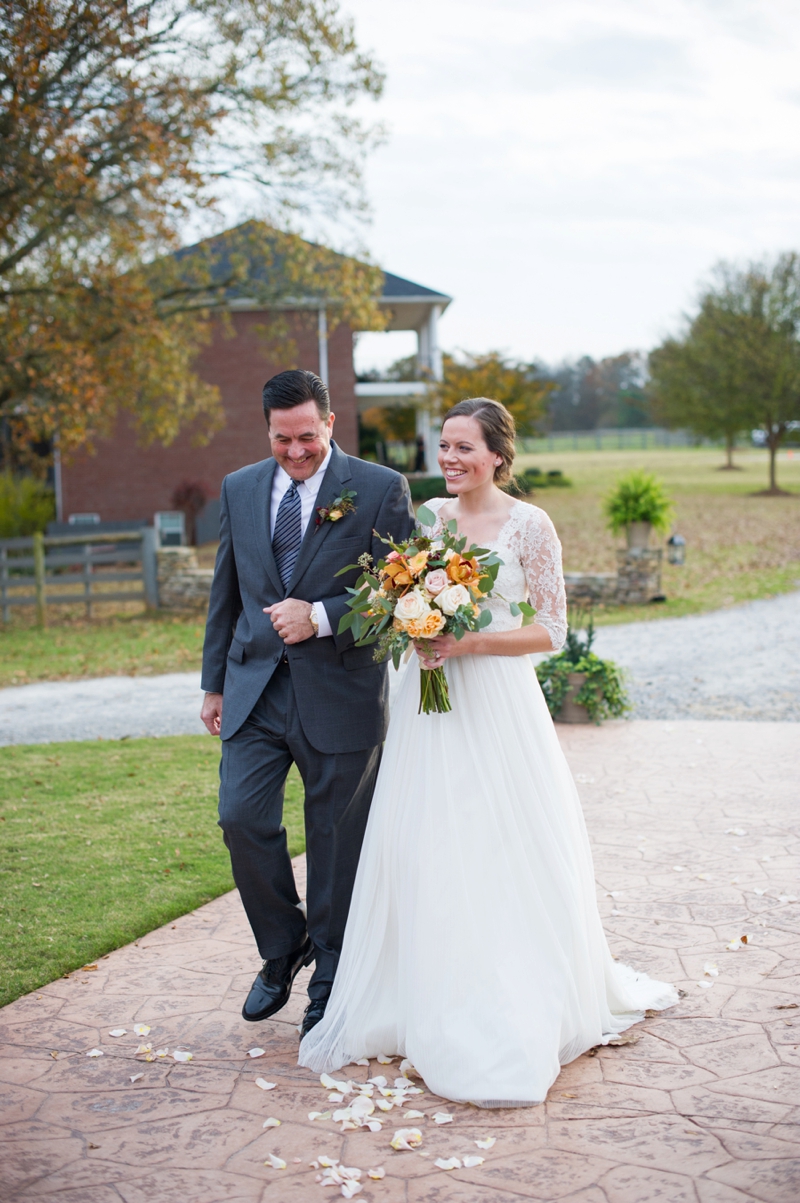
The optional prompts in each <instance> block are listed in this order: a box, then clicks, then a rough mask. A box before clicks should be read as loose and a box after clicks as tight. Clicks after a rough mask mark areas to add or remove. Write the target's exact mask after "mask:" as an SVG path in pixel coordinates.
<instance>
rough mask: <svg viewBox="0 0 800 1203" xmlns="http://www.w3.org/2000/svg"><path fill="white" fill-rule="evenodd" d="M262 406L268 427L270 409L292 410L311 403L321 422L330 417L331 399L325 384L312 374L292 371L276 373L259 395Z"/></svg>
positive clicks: (297, 370) (296, 370)
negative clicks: (307, 402) (315, 408)
mask: <svg viewBox="0 0 800 1203" xmlns="http://www.w3.org/2000/svg"><path fill="white" fill-rule="evenodd" d="M261 400H262V402H263V405H264V417H265V418H266V419H267V425H269V411H270V410H271V409H294V407H295V405H303V404H304V402H306V401H313V402H314V403H315V405H316V407H317V412H318V413H319V416H320V417H321V418H322V420H323V421H325V422H327V420H328V418H329V417H330V416H331V399H330V396H329V395H328V390H327V388H326V386H325V384H324V383H323V382H322V381H321V380H320V378H319V376H315V375H314V373H313V372H303V371H300V370H299V369H293V370H292V371H290V372H278V375H277V376H273V377H272V379H271V380H268V381H267V383H266V384H265V385H264V389H263V392H262V394H261Z"/></svg>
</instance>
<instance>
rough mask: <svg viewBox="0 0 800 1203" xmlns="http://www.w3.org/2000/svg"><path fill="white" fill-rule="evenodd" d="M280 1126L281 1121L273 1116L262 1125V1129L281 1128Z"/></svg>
mask: <svg viewBox="0 0 800 1203" xmlns="http://www.w3.org/2000/svg"><path fill="white" fill-rule="evenodd" d="M280 1126H281V1121H280V1120H279V1119H274V1118H273V1117H272V1116H270V1117H269V1119H265V1120H264V1122H263V1124H262V1125H261V1127H262V1128H280Z"/></svg>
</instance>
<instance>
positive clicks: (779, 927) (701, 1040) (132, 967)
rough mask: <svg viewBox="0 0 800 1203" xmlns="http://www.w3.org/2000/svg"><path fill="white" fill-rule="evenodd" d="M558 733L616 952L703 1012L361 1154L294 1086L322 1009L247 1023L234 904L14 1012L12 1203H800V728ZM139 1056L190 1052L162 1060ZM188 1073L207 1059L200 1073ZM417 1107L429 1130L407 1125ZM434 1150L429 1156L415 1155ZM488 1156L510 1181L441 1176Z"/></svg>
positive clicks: (388, 1133)
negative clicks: (547, 1085) (327, 1171)
mask: <svg viewBox="0 0 800 1203" xmlns="http://www.w3.org/2000/svg"><path fill="white" fill-rule="evenodd" d="M559 733H560V736H561V739H562V743H563V745H564V748H565V750H566V752H567V756H568V758H569V761H570V764H571V765H572V768H573V772H574V773H575V775H576V777H577V780H578V783H579V786H580V788H581V792H582V795H583V798H584V802H585V808H586V814H587V820H588V823H589V828H590V831H591V834H592V839H593V843H594V849H595V856H596V869H597V880H598V892H599V898H600V904H601V908H602V912H603V915H604V917H605V923H606V928H607V931H608V933H609V937H610V940H611V944H612V949H613V951H614V952H615V953H616V954H617V955H618V956H619V957H621V958H623V959H625V960H630V961H631V962H632V963H634V964H636V965H638V966H641V967H642V968H644V969H647V970H649V971H650V972H652V973H654V974H657V975H658V976H660V977H664V978H668V979H671V980H673V981H675V982H676V984H678V985H679V986H681V987H682V988H683V990H685V992H686V994H685V997H684V998H683V999H682V1001H681V1002H680V1003H679V1005H678V1006H676V1007H675V1008H673V1009H672V1011H671V1012H667V1013H665V1014H663V1015H660V1016H657V1017H653V1018H649V1019H647V1020H645V1022H644V1023H642V1024H641V1025H639V1026H638V1027H637V1028H636V1029H634V1032H633V1036H634V1042H632V1043H627V1044H622V1045H621V1046H619V1047H613V1048H611V1047H609V1048H602V1049H599V1050H597V1051H596V1052H595V1054H594V1055H591V1054H590V1055H585V1056H582V1057H580V1058H578V1060H577V1061H575V1062H573V1063H572V1064H571V1065H569V1066H567V1067H566V1068H565V1069H564V1071H563V1072H562V1074H561V1076H560V1077H559V1079H558V1081H557V1082H556V1084H555V1085H554V1087H553V1088H552V1090H551V1091H550V1094H549V1096H548V1098H547V1101H546V1102H545V1104H544V1105H542V1106H538V1107H534V1108H531V1109H524V1110H513V1111H497V1112H481V1111H478V1110H476V1109H474V1108H472V1107H469V1106H453V1105H450V1104H446V1103H444V1102H443V1101H442V1100H440V1099H435V1098H432V1097H431V1096H430V1095H429V1094H427V1093H423V1094H421V1095H419V1096H412V1097H410V1098H409V1099H408V1101H407V1102H406V1103H405V1104H404V1105H403V1106H401V1108H400V1109H399V1110H398V1109H397V1108H395V1109H393V1110H391V1111H388V1112H386V1113H382V1112H381V1111H379V1110H376V1111H375V1113H374V1114H375V1116H377V1117H379V1118H380V1119H381V1120H383V1128H382V1130H381V1131H376V1132H374V1133H373V1132H370V1131H369V1130H368V1129H367V1128H360V1129H356V1130H348V1131H346V1132H344V1133H342V1132H341V1131H340V1130H339V1125H337V1124H334V1123H333V1121H332V1120H331V1119H324V1118H320V1119H316V1120H311V1119H310V1118H309V1113H310V1112H315V1111H316V1112H323V1113H324V1112H325V1111H328V1110H333V1109H335V1108H336V1107H337V1106H339V1107H341V1106H343V1104H342V1103H336V1102H334V1103H330V1102H329V1101H328V1090H327V1089H323V1088H322V1086H321V1085H320V1083H319V1081H318V1080H317V1079H316V1078H315V1077H314V1076H313V1075H311V1074H309V1073H308V1072H306V1071H305V1070H301V1069H298V1068H297V1066H296V1064H295V1057H296V1048H297V1033H296V1028H295V1026H294V1025H296V1024H297V1021H298V1019H299V1017H300V1015H301V1011H302V1002H303V997H302V992H301V990H297V991H296V995H295V998H294V999H293V1000H292V1002H291V1003H290V1005H289V1006H288V1007H287V1008H286V1009H285V1011H284V1012H282V1013H281V1014H280V1015H279V1016H278V1017H277V1018H276V1019H275V1020H274V1021H272V1022H268V1023H264V1024H260V1025H250V1024H245V1023H244V1022H243V1020H242V1019H241V1017H240V1007H241V1002H242V998H243V996H244V993H245V991H246V989H247V987H248V985H249V982H250V980H251V977H252V974H253V970H254V968H255V965H256V957H255V949H254V947H253V943H252V939H251V937H250V934H249V931H248V928H247V926H246V923H245V921H244V918H243V915H242V911H241V908H240V905H239V902H238V899H237V897H236V895H235V894H229V895H227V896H225V897H223V898H220V899H218V900H217V901H216V902H213V903H211V904H210V905H208V906H205V907H203V908H201V909H200V910H198V911H197V912H195V913H194V914H191V915H187V916H185V917H184V918H182V919H180V920H178V921H177V922H176V923H174V924H170V925H168V926H167V927H164V928H162V929H161V930H159V931H156V932H153V933H152V934H151V935H150V936H147V937H146V938H144V939H142V940H140V941H138V943H137V944H134V945H132V946H130V947H128V948H123V949H120V950H119V951H118V952H115V953H112V954H111V955H110V956H108V957H106V958H103V959H102V960H101V961H100V962H99V964H98V966H97V968H96V969H94V968H92V967H89V969H87V970H86V971H80V972H76V973H73V974H71V975H70V976H69V977H68V978H66V979H63V980H61V981H58V982H54V983H53V984H52V985H50V986H47V987H46V988H44V989H43V990H41V991H38V992H37V993H35V994H32V995H28V996H27V997H26V998H23V999H20V1000H19V1001H18V1002H16V1003H14V1004H12V1005H11V1006H9V1007H6V1008H5V1010H4V1011H3V1012H2V1013H0V1040H2V1044H3V1047H2V1052H0V1080H2V1082H3V1087H2V1094H1V1096H0V1098H1V1101H2V1107H1V1108H0V1112H1V1119H2V1122H1V1123H0V1142H2V1144H1V1145H0V1163H1V1164H2V1168H1V1169H0V1197H1V1198H2V1199H3V1200H4V1201H11V1200H14V1201H22V1200H26V1201H29V1203H34V1201H37V1203H38V1201H41V1203H47V1201H50V1200H53V1201H54V1200H57V1201H58V1203H120V1201H122V1203H174V1201H176V1200H180V1201H181V1203H222V1201H223V1200H224V1201H225V1203H306V1201H309V1203H312V1201H314V1200H320V1203H322V1201H323V1200H325V1199H332V1198H338V1197H341V1193H342V1187H341V1186H339V1185H336V1186H333V1187H329V1188H327V1189H324V1188H323V1187H322V1186H321V1185H319V1184H317V1182H316V1181H315V1178H316V1177H317V1175H318V1174H319V1173H321V1170H317V1169H315V1168H313V1167H312V1166H310V1164H309V1163H310V1162H312V1161H314V1160H317V1159H319V1157H320V1156H321V1155H322V1156H327V1157H328V1158H330V1159H331V1160H334V1159H339V1160H340V1161H341V1162H342V1163H343V1164H344V1165H345V1166H348V1167H355V1168H357V1169H360V1170H361V1171H362V1174H363V1176H362V1178H361V1181H360V1183H358V1182H356V1185H361V1186H362V1187H363V1190H362V1191H361V1193H359V1194H358V1195H357V1197H358V1198H360V1199H364V1200H370V1201H374V1203H399V1201H401V1200H402V1201H404V1203H423V1201H424V1203H519V1201H520V1200H524V1199H536V1200H559V1201H562V1200H563V1201H564V1203H567V1201H569V1203H650V1201H653V1203H655V1201H659V1203H745V1201H746V1200H757V1201H759V1203H797V1200H798V1199H800V981H798V971H800V938H799V932H800V903H799V902H798V900H797V896H800V880H799V874H798V868H799V867H800V844H799V843H798V802H800V755H798V753H800V728H798V726H797V724H796V723H770V724H767V723H753V722H748V723H733V722H719V723H713V722H706V723H701V722H692V721H689V722H682V723H669V722H632V723H627V724H626V723H618V724H609V725H607V726H604V727H602V728H595V727H589V728H566V729H565V728H561V729H560V732H559ZM298 870H299V872H300V873H302V864H299V865H298ZM745 936H746V937H747V942H746V944H741V939H740V938H743V937H745ZM732 942H733V943H735V944H736V945H737V947H736V950H735V951H734V950H729V949H728V948H727V947H726V946H727V945H729V944H730V943H732ZM716 967H718V968H716ZM479 969H480V950H479V949H476V970H478V971H479ZM137 1024H147V1025H148V1026H149V1028H150V1031H149V1033H148V1034H147V1035H143V1036H140V1035H136V1034H135V1031H134V1025H137ZM123 1028H124V1029H126V1031H125V1032H124V1034H122V1035H117V1036H113V1035H111V1033H112V1032H113V1031H116V1030H118V1029H123ZM139 1045H152V1049H153V1054H157V1053H158V1051H159V1050H168V1053H166V1054H165V1055H164V1056H159V1055H155V1059H154V1060H151V1061H148V1060H147V1059H146V1058H147V1056H148V1055H153V1054H144V1053H139V1054H138V1055H137V1052H136V1050H137V1047H138V1046H139ZM254 1046H260V1048H261V1049H263V1050H264V1055H263V1056H261V1057H257V1058H255V1059H253V1058H251V1057H249V1056H248V1050H250V1049H253V1048H254ZM92 1050H99V1051H100V1052H101V1053H102V1054H103V1055H102V1056H93V1055H87V1054H91V1052H92ZM184 1050H185V1051H188V1052H191V1055H192V1059H191V1061H188V1062H181V1061H180V1059H178V1060H176V1059H175V1054H176V1051H177V1052H178V1053H180V1052H182V1051H184ZM377 1074H383V1075H384V1076H385V1077H386V1078H387V1079H388V1080H389V1084H390V1085H393V1084H394V1079H395V1078H396V1077H397V1076H398V1075H399V1064H398V1061H397V1060H395V1061H394V1062H393V1064H392V1065H391V1066H383V1065H378V1064H376V1063H375V1062H372V1063H371V1064H370V1066H369V1068H365V1067H360V1066H351V1067H350V1068H349V1069H348V1070H347V1071H343V1072H342V1073H340V1074H337V1075H335V1076H336V1077H337V1078H339V1079H342V1078H349V1079H352V1080H353V1081H356V1082H364V1081H365V1080H366V1079H367V1078H370V1077H374V1076H376V1075H377ZM259 1079H261V1080H262V1081H263V1082H265V1083H274V1084H275V1086H274V1089H272V1090H264V1089H263V1088H261V1087H259V1084H258V1083H259ZM350 1097H351V1098H352V1096H350ZM375 1097H376V1098H377V1097H379V1096H378V1094H377V1093H376V1095H375ZM408 1108H413V1109H414V1110H417V1111H421V1112H424V1118H420V1119H412V1120H405V1121H404V1120H403V1118H402V1116H403V1114H404V1113H405V1111H406V1110H407V1109H408ZM437 1111H445V1112H446V1113H448V1114H450V1115H452V1117H453V1119H452V1122H450V1123H447V1124H442V1125H437V1124H436V1123H435V1122H434V1121H433V1119H432V1116H433V1115H434V1114H435V1113H436V1112H437ZM269 1118H274V1119H279V1120H280V1121H281V1124H280V1126H271V1127H265V1126H264V1124H265V1121H266V1120H268V1119H269ZM409 1127H416V1128H418V1129H419V1130H420V1132H421V1135H422V1145H421V1147H420V1148H419V1149H418V1150H416V1151H401V1152H394V1151H393V1150H392V1149H391V1148H390V1141H391V1139H392V1137H393V1135H394V1133H395V1131H396V1130H397V1129H399V1128H409ZM487 1137H493V1138H495V1143H494V1144H493V1146H492V1147H491V1148H489V1149H485V1150H484V1149H483V1148H480V1149H479V1148H478V1147H476V1143H475V1142H476V1141H479V1140H484V1139H485V1138H487ZM465 1156H482V1157H483V1158H484V1159H485V1160H484V1161H483V1163H482V1164H480V1165H473V1166H472V1167H471V1168H463V1166H462V1168H457V1169H452V1170H444V1169H441V1168H439V1167H437V1165H436V1164H435V1163H436V1160H437V1158H439V1159H449V1158H452V1157H455V1158H457V1159H459V1161H462V1162H463V1159H464V1157H465ZM270 1157H272V1158H275V1159H276V1164H277V1165H278V1166H280V1165H282V1164H283V1163H285V1165H286V1168H285V1169H283V1168H273V1167H272V1165H270V1164H269V1159H270ZM265 1162H267V1164H265ZM379 1167H383V1169H384V1170H385V1176H384V1177H383V1178H382V1179H381V1180H372V1179H370V1178H369V1177H368V1176H367V1171H368V1170H369V1169H370V1168H374V1169H378V1168H379ZM345 1191H346V1197H347V1196H348V1195H349V1189H348V1188H347V1187H345Z"/></svg>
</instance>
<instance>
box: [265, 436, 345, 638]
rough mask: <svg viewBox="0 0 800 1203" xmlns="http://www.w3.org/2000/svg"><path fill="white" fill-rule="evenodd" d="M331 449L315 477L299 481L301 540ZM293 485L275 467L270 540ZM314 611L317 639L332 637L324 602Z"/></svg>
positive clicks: (279, 467)
mask: <svg viewBox="0 0 800 1203" xmlns="http://www.w3.org/2000/svg"><path fill="white" fill-rule="evenodd" d="M331 454H332V452H331V449H330V448H328V454H327V455H326V456H325V458H324V460H323V461H322V463H321V464H320V466H319V467H318V468H317V470H316V472H315V473H314V475H313V476H309V478H308V480H298V481H297V482H296V484H297V494H298V496H299V498H300V538H301V539H302V538H303V536H304V535H305V533H306V530H307V528H308V524H309V522H310V521H311V515H312V514H313V513H314V506H315V503H316V500H317V494H318V493H319V490H320V486H321V484H322V478H323V476H324V475H325V473H326V471H327V468H328V464H329V463H330V462H331ZM291 483H292V478H291V476H290V475H289V473H288V472H285V471H284V470H283V468H282V467H281V466H280V464H277V465H276V467H275V475H274V476H273V478H272V497H271V500H270V510H269V517H270V523H269V537H270V539H271V538H272V536H273V535H274V534H275V522H276V520H277V517H278V506H279V505H280V504H281V502H282V501H283V495H284V493H285V492H286V490H287V489H288V488H289V486H290V485H291ZM312 609H313V611H314V613H315V614H316V616H317V622H318V623H319V630H318V631H317V637H318V638H319V639H324V638H326V637H327V636H328V635H332V634H333V631H332V630H331V624H330V621H329V620H328V615H327V614H326V613H325V607H324V606H323V604H322V602H314V604H313V606H312Z"/></svg>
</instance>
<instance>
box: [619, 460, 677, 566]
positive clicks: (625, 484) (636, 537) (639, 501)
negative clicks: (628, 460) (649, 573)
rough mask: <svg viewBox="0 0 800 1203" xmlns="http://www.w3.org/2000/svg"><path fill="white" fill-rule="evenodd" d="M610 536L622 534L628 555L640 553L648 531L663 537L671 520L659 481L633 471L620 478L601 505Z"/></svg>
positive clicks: (668, 499)
mask: <svg viewBox="0 0 800 1203" xmlns="http://www.w3.org/2000/svg"><path fill="white" fill-rule="evenodd" d="M603 510H604V512H605V515H606V520H607V525H608V528H609V530H610V531H611V532H612V534H615V535H617V534H619V533H620V531H623V530H624V531H625V535H626V538H627V541H628V548H629V550H631V551H639V550H644V549H645V548H646V547H647V545H648V543H649V542H650V532H651V530H655V531H658V532H659V533H661V534H666V532H667V531H668V530H669V528H670V524H671V522H672V518H673V509H672V502H671V500H670V497H669V495H668V493H667V492H666V490H665V488H664V486H663V485H662V483H661V481H659V480H658V479H657V478H656V477H655V476H653V475H651V474H650V473H649V472H643V471H642V470H641V469H639V468H637V469H634V471H633V472H629V473H628V474H627V475H626V476H621V477H620V478H619V480H618V481H617V483H616V485H615V486H614V488H613V489H612V490H611V492H610V493H609V494H608V495H607V496H606V498H605V500H604V502H603Z"/></svg>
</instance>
